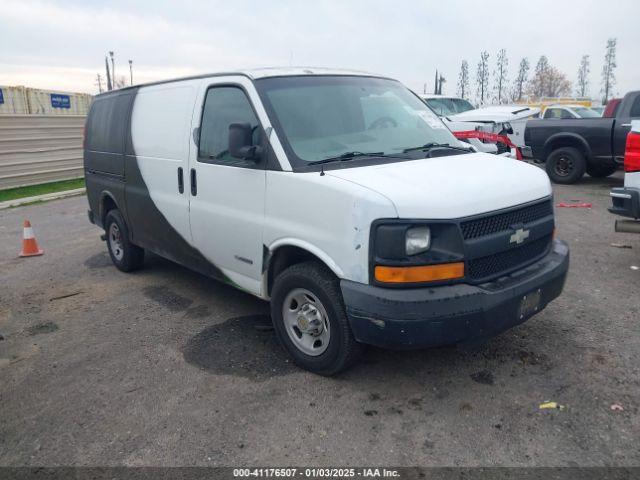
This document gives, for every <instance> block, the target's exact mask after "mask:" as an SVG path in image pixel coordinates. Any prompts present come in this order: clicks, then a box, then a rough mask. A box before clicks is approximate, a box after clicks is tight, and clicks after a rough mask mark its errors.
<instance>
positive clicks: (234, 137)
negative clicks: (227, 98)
mask: <svg viewBox="0 0 640 480" xmlns="http://www.w3.org/2000/svg"><path fill="white" fill-rule="evenodd" d="M261 153H262V149H261V148H260V147H259V146H257V145H253V129H252V128H251V125H250V124H249V123H232V124H231V125H229V154H230V155H231V156H232V157H233V158H239V159H242V160H253V161H256V162H257V161H258V160H260V155H261Z"/></svg>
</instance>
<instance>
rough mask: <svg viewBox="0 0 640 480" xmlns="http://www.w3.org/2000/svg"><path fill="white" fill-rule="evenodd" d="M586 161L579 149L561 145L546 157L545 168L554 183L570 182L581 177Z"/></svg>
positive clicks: (574, 181)
mask: <svg viewBox="0 0 640 480" xmlns="http://www.w3.org/2000/svg"><path fill="white" fill-rule="evenodd" d="M586 168H587V162H586V160H585V158H584V155H583V154H582V152H581V151H580V150H578V149H577V148H574V147H561V148H558V149H556V150H554V151H553V152H551V154H550V155H549V156H548V157H547V161H546V165H545V169H546V171H547V175H549V178H550V179H551V181H552V182H554V183H562V184H571V183H576V182H577V181H578V180H580V179H581V178H582V176H583V175H584V172H585V170H586Z"/></svg>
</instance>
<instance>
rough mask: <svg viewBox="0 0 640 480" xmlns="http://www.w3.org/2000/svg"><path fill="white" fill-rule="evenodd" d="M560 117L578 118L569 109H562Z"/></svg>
mask: <svg viewBox="0 0 640 480" xmlns="http://www.w3.org/2000/svg"><path fill="white" fill-rule="evenodd" d="M560 112H561V113H560V118H576V117H575V116H574V115H573V114H572V113H571V112H570V111H569V110H564V109H562V110H560Z"/></svg>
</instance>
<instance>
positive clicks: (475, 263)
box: [467, 235, 552, 280]
mask: <svg viewBox="0 0 640 480" xmlns="http://www.w3.org/2000/svg"><path fill="white" fill-rule="evenodd" d="M551 239H552V236H551V235H546V236H544V237H541V238H539V239H537V240H534V241H533V242H530V243H527V244H525V245H522V246H520V247H515V248H512V249H510V250H506V251H504V252H499V253H494V254H493V255H487V256H486V257H480V258H474V259H473V260H469V261H468V262H467V275H468V276H469V278H472V279H473V280H480V279H485V278H490V277H494V276H497V275H499V274H501V273H503V272H507V271H509V270H514V269H516V268H517V267H520V266H523V265H525V264H526V263H530V262H533V261H534V260H536V259H537V258H538V257H540V256H542V255H543V254H545V253H546V252H547V250H548V249H549V245H550V244H551Z"/></svg>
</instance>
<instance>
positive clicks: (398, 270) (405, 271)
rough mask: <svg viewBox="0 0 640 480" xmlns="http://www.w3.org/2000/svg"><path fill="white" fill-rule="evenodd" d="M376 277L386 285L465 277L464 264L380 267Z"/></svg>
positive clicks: (376, 271) (377, 269) (376, 270)
mask: <svg viewBox="0 0 640 480" xmlns="http://www.w3.org/2000/svg"><path fill="white" fill-rule="evenodd" d="M375 277H376V280H377V281H378V282H384V283H420V282H435V281H438V280H453V279H455V278H462V277H464V262H457V263H442V264H440V265H421V266H418V267H385V266H382V265H378V266H376V268H375Z"/></svg>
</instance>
